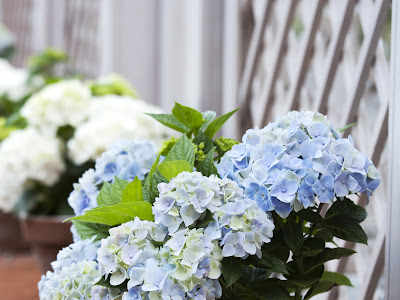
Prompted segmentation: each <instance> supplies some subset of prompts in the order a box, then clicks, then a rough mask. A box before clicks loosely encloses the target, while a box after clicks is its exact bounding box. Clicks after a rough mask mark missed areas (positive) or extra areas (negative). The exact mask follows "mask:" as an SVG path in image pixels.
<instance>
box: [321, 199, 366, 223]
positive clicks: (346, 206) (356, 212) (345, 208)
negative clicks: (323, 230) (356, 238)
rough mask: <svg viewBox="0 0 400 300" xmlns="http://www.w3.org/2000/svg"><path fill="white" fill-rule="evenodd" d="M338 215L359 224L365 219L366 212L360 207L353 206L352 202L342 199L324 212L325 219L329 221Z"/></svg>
mask: <svg viewBox="0 0 400 300" xmlns="http://www.w3.org/2000/svg"><path fill="white" fill-rule="evenodd" d="M338 215H339V216H345V217H347V218H349V219H351V220H354V221H356V222H357V223H361V222H362V221H364V220H365V218H366V217H367V211H366V210H365V209H364V208H362V207H361V206H359V205H356V204H354V203H353V201H351V200H349V199H347V198H344V200H337V201H336V202H334V203H333V204H332V206H331V207H330V208H329V210H328V211H327V212H326V217H325V218H326V219H330V218H332V217H335V216H338Z"/></svg>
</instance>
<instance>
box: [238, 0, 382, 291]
mask: <svg viewBox="0 0 400 300" xmlns="http://www.w3.org/2000/svg"><path fill="white" fill-rule="evenodd" d="M246 6H249V7H250V11H251V12H252V16H251V17H252V18H253V19H254V29H253V30H252V32H245V34H246V35H248V34H251V40H250V43H249V46H248V51H247V53H246V56H245V63H244V68H243V74H242V78H241V81H240V84H239V92H238V94H239V97H238V101H239V105H240V106H242V108H243V109H242V111H241V118H240V119H241V120H242V123H243V124H245V125H244V126H243V127H242V128H248V127H252V126H255V125H258V126H263V125H265V124H266V122H267V121H271V118H272V117H273V116H276V115H279V114H282V113H284V112H286V111H288V110H297V109H300V110H314V109H316V110H318V111H320V112H322V113H325V114H327V115H328V116H329V118H331V120H334V124H336V125H337V126H338V127H343V126H345V125H347V124H350V123H353V122H356V123H357V126H356V127H354V129H353V128H349V129H347V130H346V131H345V133H344V134H345V135H347V134H349V133H351V131H352V130H356V131H357V136H358V137H360V138H359V139H357V140H356V143H357V144H358V146H359V148H360V149H362V150H361V151H364V152H365V153H368V155H369V156H370V157H372V160H373V161H374V162H376V163H377V164H379V168H380V170H381V172H382V173H385V172H386V163H387V161H386V155H387V151H385V148H384V147H385V144H386V139H387V135H388V105H389V80H388V78H389V58H388V56H389V55H388V48H389V41H388V40H385V36H384V29H385V26H390V23H389V25H388V21H387V20H388V12H389V7H390V1H387V0H381V1H369V0H367V1H358V2H357V1H353V0H349V1H322V0H319V1H312V2H309V1H279V2H278V1H262V2H257V1H254V2H251V1H250V2H247V3H245V4H243V6H242V7H241V8H240V9H242V10H247V11H249V8H248V7H246ZM246 18H249V16H248V15H247V16H246ZM242 22H243V23H244V22H248V21H247V20H242ZM361 141H366V143H365V144H363V143H361ZM385 200H386V197H385V189H384V188H382V187H381V188H380V190H379V194H378V193H377V195H376V196H375V199H374V202H375V201H379V204H374V203H371V205H370V206H368V211H369V214H370V215H373V216H374V218H375V221H374V222H373V224H369V225H367V230H368V232H369V233H370V236H371V237H370V238H371V239H370V240H371V243H370V245H372V247H371V249H373V250H372V251H371V252H368V251H366V250H367V249H363V248H365V247H362V246H361V247H358V248H357V249H356V250H357V251H358V252H360V254H359V255H357V256H355V257H354V258H352V259H349V260H347V259H343V260H340V262H339V263H338V264H336V265H333V264H331V265H329V268H330V269H331V270H335V269H336V270H337V271H338V272H345V271H346V269H347V271H350V272H352V271H354V272H355V274H356V275H357V276H358V278H359V279H358V281H359V282H361V283H362V284H363V285H362V287H361V286H360V288H359V293H360V294H359V296H358V297H359V298H360V299H372V298H373V296H374V293H375V289H376V287H377V285H378V282H379V279H380V277H381V276H380V275H381V274H382V271H383V266H384V263H383V261H384V249H385V226H386V222H385V220H386V219H385V215H386V207H385V205H383V202H385ZM358 203H359V204H361V205H365V204H366V199H365V198H360V199H359V200H358ZM344 247H351V243H349V242H347V243H346V245H345V246H344ZM352 260H354V261H352ZM367 261H368V263H366V262H367ZM351 269H353V270H351ZM342 296H343V295H342ZM338 297H340V296H338V290H333V291H332V292H331V293H330V296H329V299H338ZM339 299H341V298H339Z"/></svg>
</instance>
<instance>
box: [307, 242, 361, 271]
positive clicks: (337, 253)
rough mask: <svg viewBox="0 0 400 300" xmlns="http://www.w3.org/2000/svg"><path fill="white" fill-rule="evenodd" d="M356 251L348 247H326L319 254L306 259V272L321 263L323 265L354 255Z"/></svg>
mask: <svg viewBox="0 0 400 300" xmlns="http://www.w3.org/2000/svg"><path fill="white" fill-rule="evenodd" d="M354 253H356V252H355V251H353V250H351V249H346V248H325V249H324V250H323V251H322V252H321V253H319V254H318V255H316V256H314V257H310V258H306V259H305V260H304V268H305V270H306V272H310V271H311V270H313V269H315V268H317V267H318V266H320V265H323V264H324V263H326V262H328V261H330V260H334V259H340V258H342V257H348V256H350V255H353V254H354Z"/></svg>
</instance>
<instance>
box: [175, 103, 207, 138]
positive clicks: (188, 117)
mask: <svg viewBox="0 0 400 300" xmlns="http://www.w3.org/2000/svg"><path fill="white" fill-rule="evenodd" d="M172 114H173V115H174V116H175V117H176V118H177V119H178V121H180V122H182V123H183V124H185V125H186V126H188V127H189V128H190V129H192V130H194V131H197V130H198V129H199V128H200V127H201V125H203V115H202V114H201V112H199V111H197V110H195V109H194V108H191V107H188V106H184V105H181V104H179V103H177V102H175V106H174V108H173V109H172Z"/></svg>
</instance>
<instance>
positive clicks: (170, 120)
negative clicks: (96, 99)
mask: <svg viewBox="0 0 400 300" xmlns="http://www.w3.org/2000/svg"><path fill="white" fill-rule="evenodd" d="M233 113H234V111H232V112H230V113H228V114H226V115H223V116H220V117H218V118H215V113H212V112H205V113H200V112H198V111H196V110H194V109H192V108H189V107H185V106H182V105H180V104H176V105H175V107H174V109H173V111H172V114H171V115H165V114H163V115H152V116H153V117H154V118H155V119H156V120H158V121H160V122H161V123H163V124H164V125H166V126H168V127H170V128H173V129H175V130H177V131H179V132H181V133H182V136H181V137H180V138H179V139H176V138H172V139H169V140H166V141H165V142H164V143H163V146H162V147H161V148H160V149H159V150H158V151H157V152H155V151H154V150H152V151H150V150H148V151H143V149H149V144H148V142H146V141H131V142H124V143H122V144H117V145H115V146H113V147H112V148H110V150H109V151H107V152H106V153H105V154H103V156H102V157H100V158H99V159H98V160H97V163H96V167H95V169H91V170H89V171H87V172H86V173H85V174H84V176H83V177H82V178H81V179H80V180H79V183H78V184H76V185H74V191H73V192H72V194H71V196H70V198H69V203H70V204H71V205H72V207H73V208H74V211H75V213H76V216H75V217H73V218H72V219H71V220H72V222H73V223H74V227H75V231H76V236H75V243H73V244H71V245H70V246H69V247H67V248H65V249H64V250H62V251H61V252H60V253H59V255H58V257H57V260H56V261H55V262H53V263H52V266H53V272H50V271H49V272H47V274H46V275H44V276H42V279H41V281H40V282H39V296H40V299H53V298H57V299H70V298H77V299H118V300H121V299H122V300H127V299H220V298H221V299H272V298H273V299H296V300H297V299H309V298H312V297H314V296H315V295H317V294H319V293H324V292H327V291H329V290H330V289H331V288H332V287H334V286H336V285H351V283H350V281H349V279H348V278H347V277H346V276H345V275H344V274H340V273H334V272H328V271H326V270H325V268H324V264H325V263H326V262H327V261H329V260H333V259H340V258H343V257H347V256H350V255H352V254H354V251H352V250H350V249H345V248H340V247H337V246H336V243H335V241H336V240H337V239H342V240H346V241H352V242H356V243H364V244H366V243H367V236H366V234H365V233H364V231H363V229H362V227H361V226H360V225H359V224H360V223H361V222H362V221H363V220H364V219H365V218H366V216H367V215H366V212H365V210H364V209H363V208H362V207H360V206H357V205H356V204H354V202H353V201H352V200H351V199H352V197H353V195H357V194H360V193H365V194H366V195H367V196H368V197H369V196H370V195H371V194H372V192H373V191H374V190H375V189H376V187H377V186H378V185H379V182H380V178H379V172H378V171H377V170H376V168H375V167H374V165H373V163H372V162H371V160H370V159H369V158H368V157H366V156H365V155H364V154H362V153H360V152H359V151H358V150H356V149H355V148H354V144H353V142H352V139H351V138H350V137H349V138H341V137H340V135H339V133H338V131H336V130H335V129H334V127H333V125H332V124H331V123H330V122H329V121H328V120H327V118H326V117H325V116H323V115H321V114H319V113H317V112H290V113H289V114H287V115H286V116H281V117H278V118H277V120H276V121H275V122H273V123H270V124H268V125H267V126H266V127H264V128H262V129H258V128H256V129H250V130H248V131H247V132H246V134H245V135H244V136H243V139H242V142H241V143H239V142H238V141H234V140H232V139H227V138H224V137H220V138H214V136H215V134H216V133H217V132H218V130H219V129H220V128H221V127H222V125H223V124H224V123H225V122H226V121H227V120H228V119H229V117H230V116H231V115H232V114H233ZM214 118H215V119H214ZM144 152H146V153H147V154H146V156H145V158H143V154H144ZM151 161H152V162H153V163H152V165H151V167H150V164H151ZM133 166H135V167H133ZM132 170H133V171H132ZM324 205H326V206H329V208H328V210H327V212H326V214H325V216H322V215H320V210H321V207H322V206H324ZM96 250H97V251H96ZM272 274H274V276H271V275H272Z"/></svg>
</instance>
